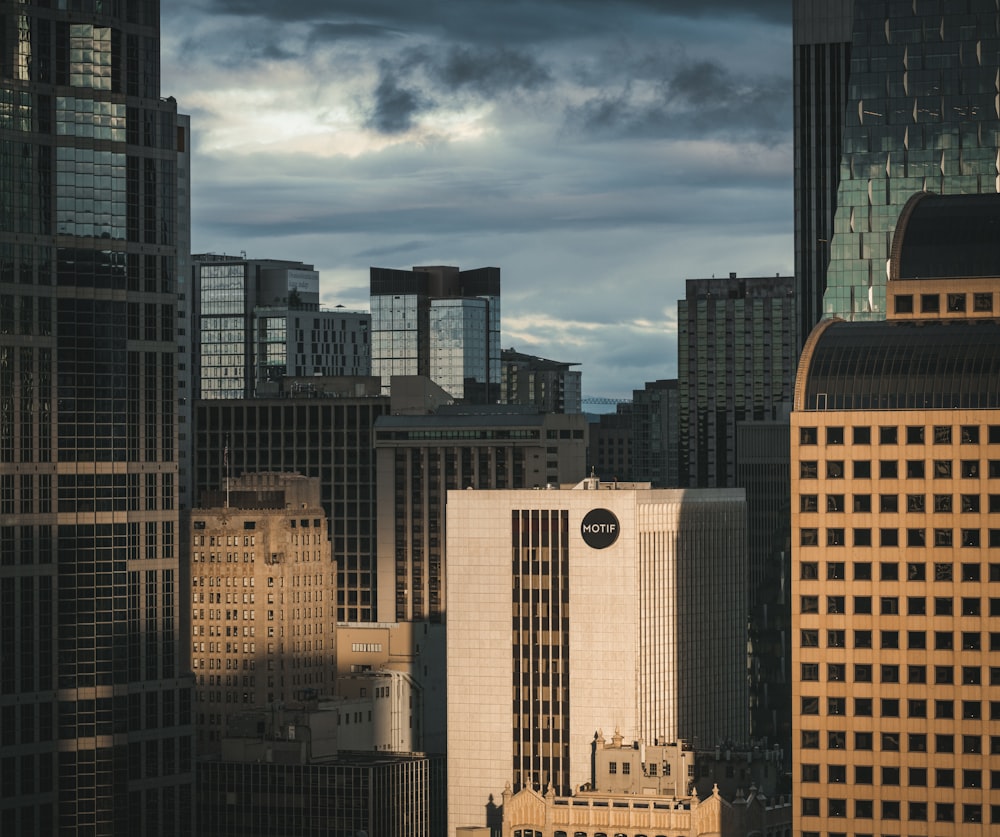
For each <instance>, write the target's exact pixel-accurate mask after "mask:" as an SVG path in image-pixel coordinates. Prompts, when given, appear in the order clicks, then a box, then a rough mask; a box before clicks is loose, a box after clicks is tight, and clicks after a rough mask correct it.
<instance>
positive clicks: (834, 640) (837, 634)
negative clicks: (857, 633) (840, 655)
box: [826, 630, 846, 648]
mask: <svg viewBox="0 0 1000 837" xmlns="http://www.w3.org/2000/svg"><path fill="white" fill-rule="evenodd" d="M845 644H846V643H845V639H844V631H839V630H838V631H827V632H826V645H827V647H828V648H844V647H845Z"/></svg>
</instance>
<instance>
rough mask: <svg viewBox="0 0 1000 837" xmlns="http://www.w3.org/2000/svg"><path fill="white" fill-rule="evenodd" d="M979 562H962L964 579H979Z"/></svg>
mask: <svg viewBox="0 0 1000 837" xmlns="http://www.w3.org/2000/svg"><path fill="white" fill-rule="evenodd" d="M979 578H980V575H979V564H962V581H979Z"/></svg>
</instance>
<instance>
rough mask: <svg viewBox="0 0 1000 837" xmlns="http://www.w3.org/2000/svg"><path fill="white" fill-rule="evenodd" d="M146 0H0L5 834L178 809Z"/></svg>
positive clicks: (160, 276) (129, 828)
mask: <svg viewBox="0 0 1000 837" xmlns="http://www.w3.org/2000/svg"><path fill="white" fill-rule="evenodd" d="M183 147H184V137H183V131H182V132H181V133H179V132H178V122H177V113H176V103H175V102H174V101H173V100H172V99H161V98H160V79H159V4H158V3H157V2H156V1H155V0H148V2H143V3H138V2H121V3H119V2H114V3H104V2H100V0H75V2H74V3H72V5H70V4H69V3H67V2H66V0H58V2H52V3H48V2H45V3H42V2H39V3H37V4H36V3H25V2H0V833H3V834H18V835H22V834H27V835H30V834H44V835H49V834H60V835H77V834H85V835H87V834H89V835H96V834H108V835H110V834H114V835H117V834H122V835H124V834H139V833H141V834H183V833H188V832H189V831H190V830H191V825H192V823H191V819H190V811H191V809H192V805H191V787H192V784H191V776H192V773H191V770H192V764H191V759H192V753H191V742H192V735H191V733H192V730H191V705H190V700H191V690H190V681H189V679H188V677H187V676H186V669H187V666H186V664H185V662H184V657H183V655H181V653H180V651H179V647H178V633H179V600H178V593H179V590H178V588H179V578H178V571H179V567H178V559H177V555H178V542H177V538H178V514H177V501H176V493H177V484H176V477H177V457H176V432H177V431H176V421H175V407H174V405H175V403H176V384H175V367H176V338H175V325H176V314H175V305H176V269H177V240H178V236H179V235H180V236H181V237H182V238H185V239H186V232H183V231H182V230H179V227H182V226H184V225H186V221H185V220H183V219H182V218H181V217H180V213H179V211H178V203H177V199H176V188H177V182H178V173H177V154H178V149H183Z"/></svg>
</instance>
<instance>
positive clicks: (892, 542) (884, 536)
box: [879, 529, 899, 546]
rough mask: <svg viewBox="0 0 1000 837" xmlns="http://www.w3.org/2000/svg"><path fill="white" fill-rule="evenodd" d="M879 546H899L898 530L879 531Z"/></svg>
mask: <svg viewBox="0 0 1000 837" xmlns="http://www.w3.org/2000/svg"><path fill="white" fill-rule="evenodd" d="M879 545H880V546H899V530H898V529H879Z"/></svg>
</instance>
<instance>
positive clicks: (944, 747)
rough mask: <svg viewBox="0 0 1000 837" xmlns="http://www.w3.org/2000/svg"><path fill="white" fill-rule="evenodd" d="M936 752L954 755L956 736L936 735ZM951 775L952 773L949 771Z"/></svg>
mask: <svg viewBox="0 0 1000 837" xmlns="http://www.w3.org/2000/svg"><path fill="white" fill-rule="evenodd" d="M934 751H935V752H936V753H953V752H955V736H953V735H940V734H939V735H935V736H934ZM948 772H949V773H951V772H952V771H950V770H949V771H948Z"/></svg>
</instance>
